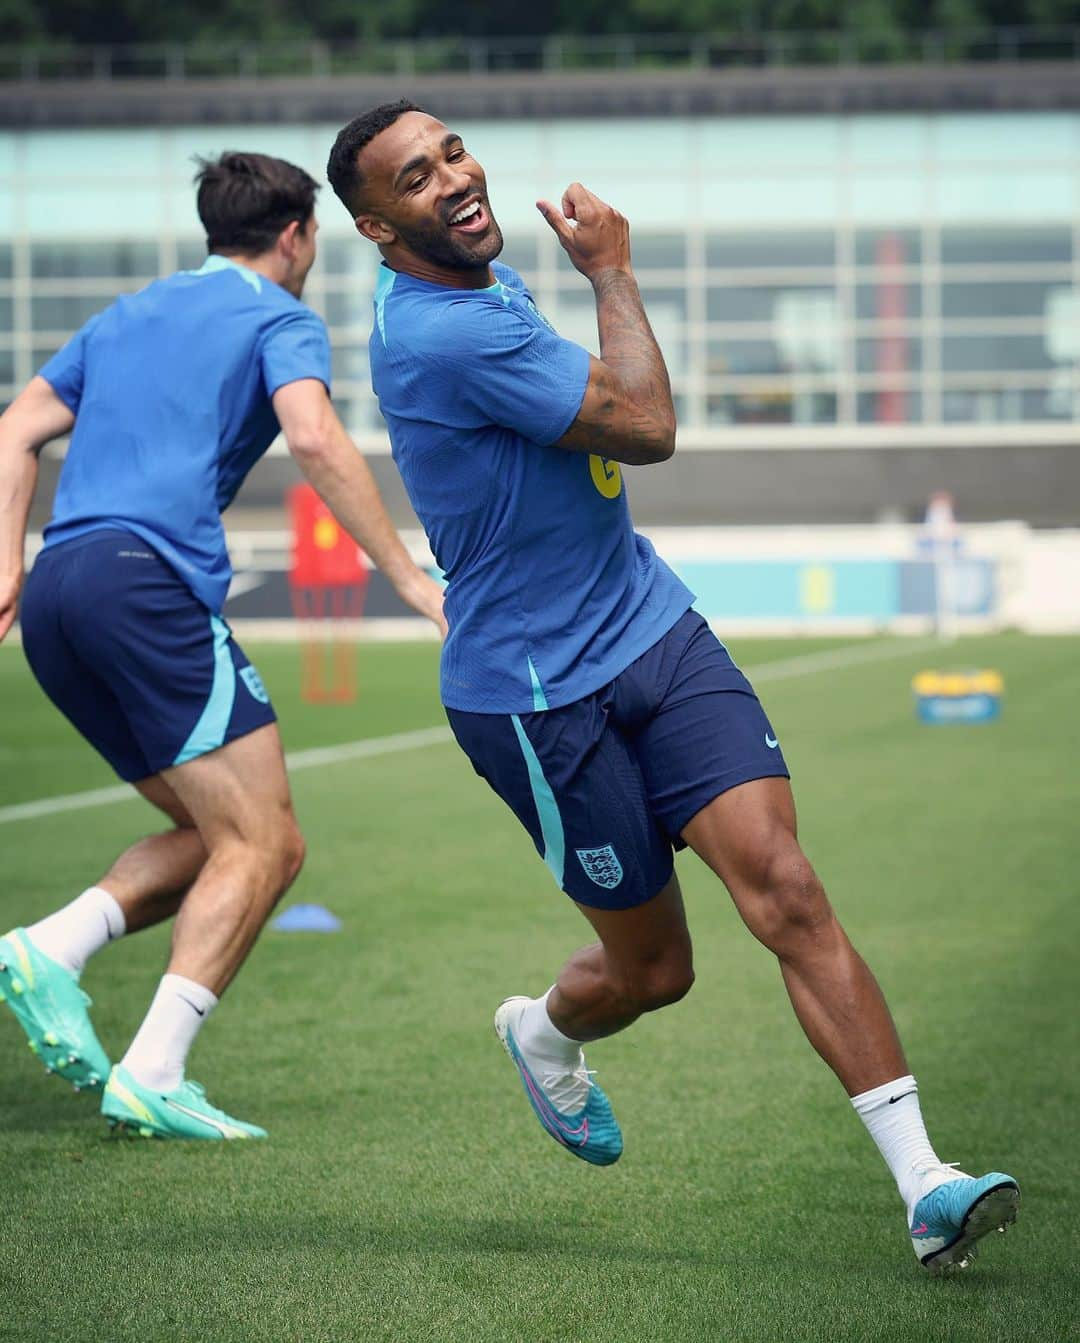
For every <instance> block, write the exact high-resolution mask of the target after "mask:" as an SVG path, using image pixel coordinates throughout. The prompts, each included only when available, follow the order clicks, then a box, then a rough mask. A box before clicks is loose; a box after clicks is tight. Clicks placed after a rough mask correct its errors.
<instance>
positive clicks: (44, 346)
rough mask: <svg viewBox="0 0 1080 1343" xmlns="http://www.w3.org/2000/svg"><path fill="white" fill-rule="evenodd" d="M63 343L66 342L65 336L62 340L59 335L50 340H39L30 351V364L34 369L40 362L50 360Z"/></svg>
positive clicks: (39, 365)
mask: <svg viewBox="0 0 1080 1343" xmlns="http://www.w3.org/2000/svg"><path fill="white" fill-rule="evenodd" d="M64 344H66V337H65V338H64V339H63V340H62V339H60V338H59V337H57V338H56V339H55V340H51V341H42V340H39V341H38V343H37V344H36V345H35V346H34V348H33V349H32V350H31V351H30V366H31V367H32V368H34V369H35V370H36V369H39V368H40V367H41V366H42V364H44V363H46V362H47V361H48V360H50V359H51V358H52V357H53V355H54V354H55V353H56V352H57V350H59V349H60V347H61V346H62V345H64Z"/></svg>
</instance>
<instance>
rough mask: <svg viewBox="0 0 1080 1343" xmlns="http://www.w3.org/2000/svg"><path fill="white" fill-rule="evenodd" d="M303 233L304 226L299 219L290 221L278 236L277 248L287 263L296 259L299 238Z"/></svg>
mask: <svg viewBox="0 0 1080 1343" xmlns="http://www.w3.org/2000/svg"><path fill="white" fill-rule="evenodd" d="M303 231H304V226H303V225H302V224H301V223H300V221H299V219H294V220H292V222H291V223H288V224H286V225H285V227H284V228H283V229H282V230H281V232H280V233H279V234H278V247H279V248H280V249H281V251H282V252H283V253H284V255H285V256H286V258H287V259H288V260H289V261H294V260H295V259H296V253H297V250H298V247H299V241H298V240H299V237H300V235H301V234H302V233H303Z"/></svg>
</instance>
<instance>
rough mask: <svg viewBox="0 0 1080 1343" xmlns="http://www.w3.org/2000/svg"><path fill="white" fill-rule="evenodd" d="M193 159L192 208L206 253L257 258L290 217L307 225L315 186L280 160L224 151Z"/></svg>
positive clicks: (314, 182) (317, 185)
mask: <svg viewBox="0 0 1080 1343" xmlns="http://www.w3.org/2000/svg"><path fill="white" fill-rule="evenodd" d="M196 163H197V164H198V165H199V170H198V172H197V173H196V174H195V182H196V183H197V185H198V188H199V190H198V195H197V196H196V208H197V209H198V211H199V218H200V219H201V220H202V225H203V228H204V229H206V247H207V251H209V252H239V253H242V254H243V255H245V256H258V255H260V254H261V253H262V252H266V251H269V249H270V248H271V247H273V245H274V243H275V242H276V241H277V238H278V235H279V234H280V233H281V230H282V229H283V228H285V227H286V226H287V225H288V224H291V223H292V222H293V220H294V219H296V220H299V221H300V224H301V225H302V226H303V227H304V228H306V227H307V223H308V220H309V219H310V218H311V216H312V214H314V212H315V193H316V192H317V191H318V189H319V184H318V183H317V182H316V181H315V179H314V177H312V176H310V175H309V174H308V173H306V172H304V170H303V168H297V167H296V165H295V164H293V163H286V162H285V160H284V159H274V158H270V156H269V155H268V154H242V153H238V152H237V151H236V150H228V151H226V152H225V153H224V154H222V155H221V156H220V158H216V159H196Z"/></svg>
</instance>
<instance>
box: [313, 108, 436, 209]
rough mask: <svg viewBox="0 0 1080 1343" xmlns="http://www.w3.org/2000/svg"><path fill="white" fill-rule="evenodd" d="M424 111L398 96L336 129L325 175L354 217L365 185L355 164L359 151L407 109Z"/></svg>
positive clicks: (362, 176)
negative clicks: (393, 101) (335, 137)
mask: <svg viewBox="0 0 1080 1343" xmlns="http://www.w3.org/2000/svg"><path fill="white" fill-rule="evenodd" d="M423 110H424V109H423V108H422V107H417V105H416V104H415V103H410V102H409V100H408V98H399V99H398V101H397V102H396V103H380V104H379V106H378V107H373V108H371V110H370V111H368V112H362V113H361V114H360V115H359V116H358V117H353V119H352V121H350V122H349V124H348V125H347V126H342V128H341V130H340V131H338V135H337V139H336V140H335V141H334V147H333V149H331V151H330V158H329V160H328V161H327V164H326V176H327V178H328V179H329V182H330V185H331V186H332V187H333V188H334V195H335V196H337V198H338V200H339V201H341V203H342V205H344V206H345V208H346V210H348V212H349V214H351V215H354V216H355V214H356V212H357V206H358V204H359V196H360V192H361V190H362V189H363V186H364V174H363V173H362V172H361V171H360V169H359V168H358V167H357V166H356V160H357V157H358V155H359V154H360V151H361V150H362V149H364V148H365V147H366V146H367V145H369V144H370V143H371V141H372V140H374V139H375V137H376V135H378V134H379V132H380V131H384V130H386V128H387V127H388V126H392V125H393V124H394V122H395V121H397V119H398V117H400V116H403V115H404V114H405V113H406V112H423Z"/></svg>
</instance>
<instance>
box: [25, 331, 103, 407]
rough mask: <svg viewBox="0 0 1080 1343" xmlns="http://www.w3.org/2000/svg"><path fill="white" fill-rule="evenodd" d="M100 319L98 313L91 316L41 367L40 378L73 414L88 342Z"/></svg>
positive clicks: (77, 402)
mask: <svg viewBox="0 0 1080 1343" xmlns="http://www.w3.org/2000/svg"><path fill="white" fill-rule="evenodd" d="M100 320H101V313H97V314H96V315H95V316H93V317H91V318H90V320H89V321H88V322H87V323H86V325H85V326H83V327H81V328H80V329H79V330H78V331H76V332H75V334H74V335H73V336H72V337H71V339H70V340H69V341H68V343H67V344H66V345H64V346H62V347H61V348H60V349H59V350H57V352H56V353H55V354H54V355H53V357H52V358H51V359H50V360H49V361H48V362H47V363H46V364H45V365H44V366H43V367H42V368H41V370H40V374H41V377H43V378H44V379H45V381H46V382H47V383H48V384H49V385H50V387H52V389H53V391H54V392H55V393H56V395H57V396H58V397H59V398H60V400H61V401H63V403H64V405H65V406H67V408H68V410H70V411H71V412H72V414H74V415H78V413H79V406H80V404H81V403H82V394H83V383H84V382H85V379H86V347H87V341H88V339H89V336H90V333H91V332H92V331H93V329H94V327H95V326H97V324H98V322H99V321H100Z"/></svg>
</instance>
